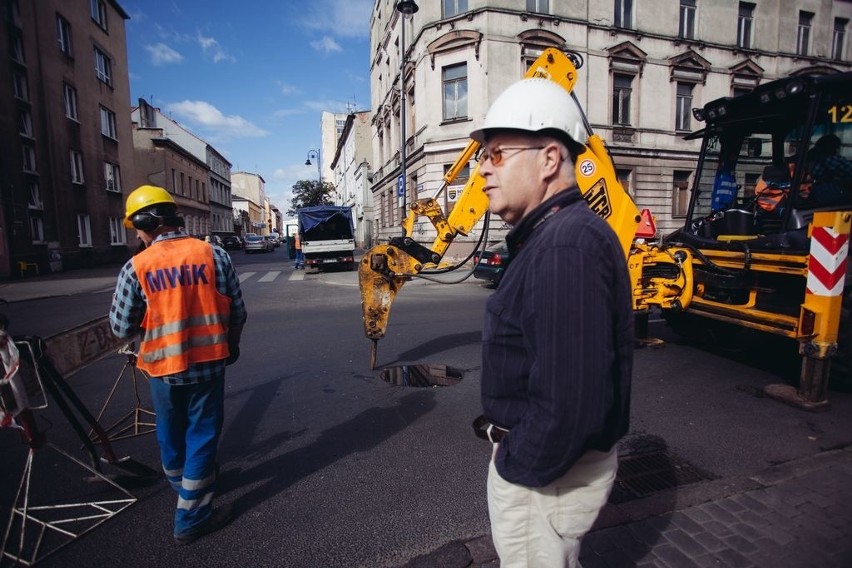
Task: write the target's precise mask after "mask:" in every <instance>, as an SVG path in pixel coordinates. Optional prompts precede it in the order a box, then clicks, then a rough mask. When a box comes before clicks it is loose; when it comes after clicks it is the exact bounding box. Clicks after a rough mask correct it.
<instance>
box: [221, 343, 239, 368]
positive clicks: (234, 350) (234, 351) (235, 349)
mask: <svg viewBox="0 0 852 568" xmlns="http://www.w3.org/2000/svg"><path fill="white" fill-rule="evenodd" d="M228 351H230V352H231V354H230V355H228V358H227V359H225V365H233V364H234V363H236V362H237V359H239V358H240V344H239V343H230V342H229V343H228Z"/></svg>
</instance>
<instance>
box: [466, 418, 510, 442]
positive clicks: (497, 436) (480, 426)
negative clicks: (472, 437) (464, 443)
mask: <svg viewBox="0 0 852 568" xmlns="http://www.w3.org/2000/svg"><path fill="white" fill-rule="evenodd" d="M473 433H474V434H476V436H477V437H478V438H482V439H483V440H488V441H489V442H491V443H493V444H498V443H499V442H500V440H502V439H503V438H504V437H505V436H506V434H508V433H509V431H508V430H506V429H505V428H501V427H500V426H497V425H496V424H492V423H491V422H489V421H488V419H487V418H485V416H477V417H476V420H474V421H473Z"/></svg>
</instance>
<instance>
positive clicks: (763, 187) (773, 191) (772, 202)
mask: <svg viewBox="0 0 852 568" xmlns="http://www.w3.org/2000/svg"><path fill="white" fill-rule="evenodd" d="M789 194H790V184H789V183H781V184H776V183H767V182H766V181H765V180H764V179H763V176H761V177H760V179H758V180H757V185H755V186H754V195H755V197H756V198H757V199H756V202H757V206H758V207H760V208H761V209H763V210H764V211H768V212H773V211H775V210H776V209H778V206H779V205H781V203H782V202H783V201H784V200H786V199H787V196H788V195H789Z"/></svg>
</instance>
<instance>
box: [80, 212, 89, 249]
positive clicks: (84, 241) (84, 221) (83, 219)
mask: <svg viewBox="0 0 852 568" xmlns="http://www.w3.org/2000/svg"><path fill="white" fill-rule="evenodd" d="M77 237H78V238H79V239H80V246H81V247H90V246H92V222H91V220H90V219H89V216H88V215H77Z"/></svg>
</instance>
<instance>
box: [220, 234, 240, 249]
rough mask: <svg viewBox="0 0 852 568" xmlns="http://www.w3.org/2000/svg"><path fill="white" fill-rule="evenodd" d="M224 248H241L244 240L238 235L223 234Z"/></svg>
mask: <svg viewBox="0 0 852 568" xmlns="http://www.w3.org/2000/svg"><path fill="white" fill-rule="evenodd" d="M222 244H223V246H222V248H224V249H225V250H240V249H241V248H243V241H242V239H240V237H238V236H237V235H234V234H230V235H223V236H222Z"/></svg>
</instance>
